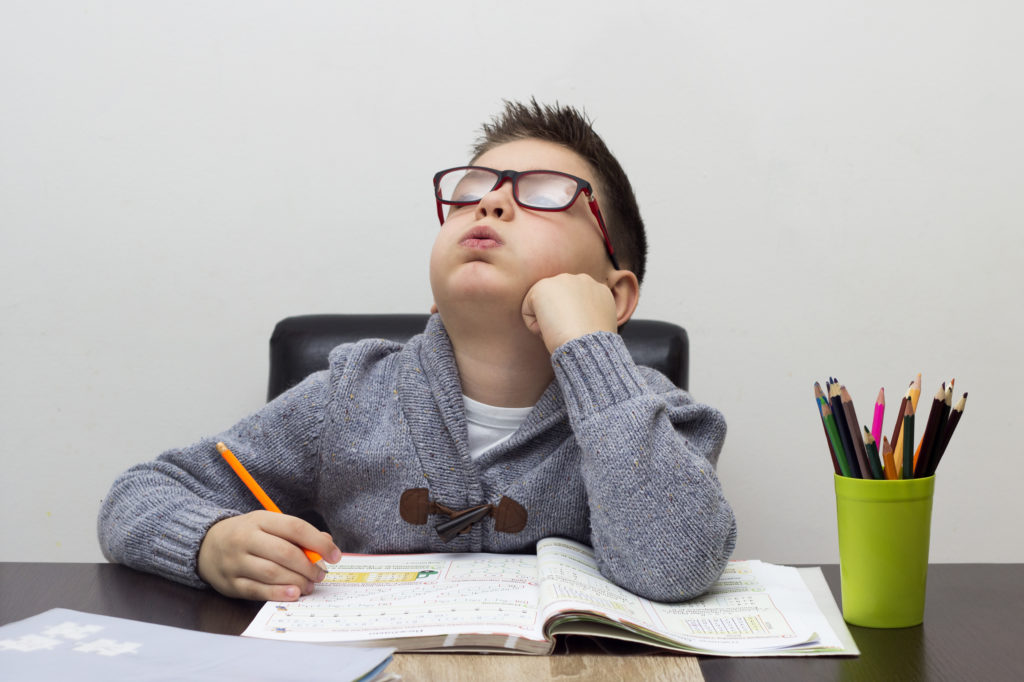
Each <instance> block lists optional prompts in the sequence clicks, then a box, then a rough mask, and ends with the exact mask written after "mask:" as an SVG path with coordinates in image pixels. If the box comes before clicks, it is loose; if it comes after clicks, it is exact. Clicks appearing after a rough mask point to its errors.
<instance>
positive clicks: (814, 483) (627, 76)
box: [0, 0, 1024, 562]
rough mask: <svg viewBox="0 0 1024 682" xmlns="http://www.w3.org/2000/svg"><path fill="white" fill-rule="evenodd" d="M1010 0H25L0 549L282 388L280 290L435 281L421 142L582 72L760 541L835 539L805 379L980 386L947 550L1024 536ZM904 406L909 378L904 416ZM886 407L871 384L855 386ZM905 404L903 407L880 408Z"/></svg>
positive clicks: (10, 83) (430, 156) (354, 289)
mask: <svg viewBox="0 0 1024 682" xmlns="http://www.w3.org/2000/svg"><path fill="white" fill-rule="evenodd" d="M1022 22H1024V10H1022V9H1021V5H1020V4H1019V3H1016V2H1012V1H1009V0H1008V1H1006V2H996V1H989V2H986V1H982V2H972V3H960V2H925V1H919V2H911V1H909V0H908V1H906V2H896V3H892V2H880V1H879V2H864V1H863V0H861V1H857V2H820V1H815V0H807V1H806V2H796V1H782V2H774V3H762V2H753V1H750V2H730V3H722V2H700V3H697V2H690V3H676V2H667V1H666V2H663V3H622V2H595V1H594V0H589V1H588V2H558V3H555V2H518V3H501V4H496V3H495V4H492V3H482V2H473V1H459V2H430V3H425V2H410V1H407V0H404V1H401V2H396V1H395V0H392V1H391V2H388V3H368V2H367V3H354V2H349V3H340V2H304V3H291V2H235V3H225V2H209V1H203V2H176V3H139V2H132V1H114V2H38V1H36V2H17V3H16V2H5V3H3V4H2V5H0V265H2V270H0V311H2V316H0V319H2V322H0V381H2V391H0V400H2V405H0V415H2V416H0V419H2V423H0V458H2V471H3V474H2V476H3V481H4V485H3V489H4V494H3V495H2V496H0V532H2V539H3V542H0V560H7V561H97V560H101V555H100V552H99V549H98V547H97V543H96V540H95V530H94V525H95V516H96V511H97V508H98V505H99V502H100V499H101V498H102V497H103V495H104V494H105V493H106V491H107V488H108V486H109V484H110V483H111V481H112V480H113V479H114V477H115V476H116V475H117V474H118V473H119V472H120V471H121V470H123V469H125V468H126V467H128V466H129V465H131V464H133V463H135V462H137V461H141V460H143V459H149V458H151V457H153V456H155V455H156V454H158V453H159V452H160V451H162V450H163V449H165V448H168V447H172V446H176V445H184V444H187V443H189V442H191V441H193V440H195V439H196V438H198V437H200V436H202V435H204V434H207V433H212V432H214V431H217V430H220V429H221V428H224V427H226V426H228V425H230V424H231V423H233V422H234V421H235V420H236V419H237V418H239V417H240V416H242V415H243V414H245V413H247V412H249V411H251V410H254V409H256V408H258V407H259V406H260V404H261V403H262V399H263V395H264V391H265V380H266V373H267V339H268V337H269V334H270V331H271V329H272V327H273V325H274V323H275V322H276V321H277V320H278V319H280V318H282V317H285V316H287V315H290V314H297V313H310V312H339V311H348V312H373V311H384V312H421V311H426V310H427V308H428V306H429V304H430V302H431V296H430V292H429V289H428V286H427V271H426V263H427V254H428V249H429V247H430V244H431V242H432V239H433V236H434V233H435V231H436V229H437V225H436V219H435V215H434V205H433V202H432V199H431V193H430V186H429V185H430V176H431V174H432V173H433V172H434V171H435V170H436V169H438V168H441V167H443V166H445V165H452V164H457V163H459V162H462V161H464V160H465V159H466V158H467V152H468V149H469V145H470V144H471V142H472V140H473V139H474V137H475V135H476V129H477V127H478V125H479V124H480V122H481V121H483V120H484V119H486V118H487V117H489V116H490V115H492V114H493V113H495V112H496V111H497V110H498V109H499V108H500V101H501V99H502V98H520V99H521V98H528V97H529V96H530V95H536V96H537V97H538V98H539V99H541V100H542V101H553V100H555V99H557V100H559V101H561V102H565V103H571V104H575V105H579V106H583V107H585V108H586V109H587V110H588V112H590V113H591V114H592V115H593V117H594V118H595V120H596V128H597V129H598V131H599V132H600V133H601V134H602V135H603V136H604V138H605V139H606V141H607V142H608V144H609V145H610V146H611V147H612V149H613V151H614V152H616V153H617V155H618V156H619V159H620V161H621V162H622V163H623V165H624V166H625V168H626V169H627V172H629V174H630V176H631V178H632V181H633V183H634V185H635V187H636V189H637V193H638V196H639V200H640V203H641V208H642V210H643V212H644V215H645V218H646V221H647V225H648V226H649V239H650V242H651V257H650V262H649V278H648V281H647V284H646V286H645V290H644V294H643V300H642V303H641V307H640V310H639V312H638V316H640V317H651V318H664V319H669V320H674V321H677V322H679V323H681V324H683V325H684V326H686V328H687V329H688V330H689V332H690V335H691V341H692V375H691V388H692V390H693V392H694V394H695V395H696V396H697V397H698V398H699V399H702V400H705V401H707V402H710V403H712V404H714V405H716V406H718V407H720V408H721V409H722V410H723V411H724V412H725V414H726V416H727V418H728V420H729V423H730V435H729V438H728V441H727V444H726V447H725V451H724V453H723V455H722V459H721V464H720V467H719V473H720V476H721V478H722V480H723V483H724V486H725V489H726V492H727V495H728V497H729V498H730V500H731V501H732V503H733V505H734V507H735V509H736V512H737V515H738V518H739V526H740V536H739V545H738V548H737V551H736V556H738V557H757V558H762V559H766V560H772V561H779V562H834V561H836V560H837V546H836V540H835V530H834V529H835V513H834V497H833V491H832V481H831V466H830V464H829V460H828V454H827V450H826V448H825V443H824V440H823V436H822V433H821V427H820V425H819V423H818V420H817V413H816V410H815V407H814V403H813V400H812V394H811V386H812V384H813V382H814V381H815V380H824V379H825V377H827V376H829V375H837V376H839V377H840V378H841V379H843V380H844V382H845V383H846V384H847V385H848V386H849V387H850V389H851V390H852V391H853V394H854V397H855V398H856V400H857V406H858V408H859V409H860V412H861V415H862V416H863V415H869V414H870V409H871V403H872V402H873V399H874V396H875V393H876V392H877V390H878V388H879V386H885V387H886V389H887V391H888V393H889V396H891V401H893V402H895V400H897V399H898V396H899V395H900V394H901V393H902V390H903V389H904V387H905V385H906V382H908V381H909V380H910V378H911V377H912V376H913V375H914V374H915V373H916V372H918V371H920V372H923V373H924V377H925V394H926V396H927V395H929V394H931V393H932V392H934V390H935V388H936V387H937V386H938V383H939V382H940V381H942V380H943V379H946V378H949V377H951V376H955V377H956V379H957V387H958V390H959V389H960V388H962V389H963V390H967V391H970V394H971V396H970V400H969V403H968V409H967V412H966V414H965V417H964V419H963V421H962V422H961V425H960V429H959V430H958V432H957V434H956V437H955V439H954V441H953V445H952V446H951V448H950V451H949V452H948V453H947V457H946V459H944V460H943V465H942V468H941V469H940V478H939V481H938V484H937V492H936V500H935V512H934V518H933V523H934V530H933V540H932V554H931V556H932V560H933V561H939V562H961V561H989V562H992V561H994V562H1004V561H1017V562H1019V561H1024V548H1022V546H1021V543H1019V542H1014V541H1008V538H1010V537H1019V535H1018V533H1017V531H1014V530H1013V528H1015V526H1016V524H1014V523H1013V521H1012V520H1015V518H1016V517H1017V515H1018V510H1019V509H1020V505H1019V502H1018V501H1017V499H1018V498H1017V494H1016V493H1014V492H1013V491H1014V490H1017V489H1018V487H1019V486H1017V485H1016V479H1017V478H1018V476H1017V471H1018V470H1019V468H1020V463H1021V455H1022V452H1021V447H1020V445H1019V442H1020V438H1019V432H1020V430H1021V426H1022V424H1021V422H1020V417H1019V415H1020V414H1021V412H1022V409H1021V408H1022V407H1024V405H1022V404H1021V398H1020V397H1019V396H1020V386H1021V385H1024V372H1022V370H1021V362H1020V360H1019V357H1018V355H1017V354H1016V352H1015V351H1016V350H1017V348H1018V346H1019V344H1020V337H1021V335H1022V333H1024V325H1022V319H1021V312H1020V304H1019V302H1018V300H1017V299H1019V298H1020V294H1021V292H1022V291H1024V286H1022V285H1024V275H1022V274H1021V268H1020V263H1019V261H1020V259H1021V257H1022V255H1024V249H1022V247H1024V238H1022V227H1024V226H1022V218H1021V217H1022V215H1024V205H1022V203H1024V202H1022V198H1021V197H1022V196H1024V192H1021V189H1022V178H1024V173H1022V159H1024V143H1022V135H1021V132H1020V122H1021V121H1022V120H1024V93H1022V82H1024V79H1022V78H1021V73H1020V67H1021V64H1022V63H1024V47H1022V44H1021V42H1020V41H1019V40H1018V38H1019V27H1020V26H1021V25H1022ZM891 414H892V412H890V415H891ZM862 418H864V419H867V417H862ZM887 428H888V426H887Z"/></svg>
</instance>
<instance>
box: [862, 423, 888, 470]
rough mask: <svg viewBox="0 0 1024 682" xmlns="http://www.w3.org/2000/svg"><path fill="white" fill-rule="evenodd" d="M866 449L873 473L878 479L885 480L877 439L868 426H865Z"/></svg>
mask: <svg viewBox="0 0 1024 682" xmlns="http://www.w3.org/2000/svg"><path fill="white" fill-rule="evenodd" d="M864 450H865V451H866V452H867V455H868V463H869V464H870V466H871V474H872V475H873V476H874V478H875V479H876V480H879V481H881V480H883V479H884V478H885V474H884V473H883V472H882V461H881V460H880V459H878V447H877V446H876V445H875V439H874V437H873V436H872V435H871V432H870V431H868V427H866V426H865V427H864Z"/></svg>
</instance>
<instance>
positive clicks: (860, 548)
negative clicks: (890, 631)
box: [835, 475, 935, 628]
mask: <svg viewBox="0 0 1024 682" xmlns="http://www.w3.org/2000/svg"><path fill="white" fill-rule="evenodd" d="M835 483H836V517H837V518H838V521H839V572H840V575H841V578H842V594H843V618H844V619H845V620H846V622H847V623H850V624H852V625H861V626H864V627H869V628H904V627H910V626H912V625H920V624H921V623H922V622H923V621H924V596H925V583H926V582H927V578H928V541H929V537H930V532H931V518H932V495H933V493H934V491H935V477H934V476H929V477H928V478H912V479H907V480H900V481H878V480H865V479H861V478H850V477H847V476H838V475H837V476H836V477H835Z"/></svg>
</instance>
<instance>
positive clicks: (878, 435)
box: [871, 387, 885, 443]
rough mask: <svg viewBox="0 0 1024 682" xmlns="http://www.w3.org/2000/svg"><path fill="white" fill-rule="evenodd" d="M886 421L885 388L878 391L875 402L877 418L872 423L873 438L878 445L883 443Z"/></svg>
mask: <svg viewBox="0 0 1024 682" xmlns="http://www.w3.org/2000/svg"><path fill="white" fill-rule="evenodd" d="M883 419H885V388H884V387H882V388H880V389H878V398H877V399H876V400H875V418H874V420H873V421H872V422H871V437H872V438H874V439H875V442H876V443H881V442H882V440H881V439H882V420H883Z"/></svg>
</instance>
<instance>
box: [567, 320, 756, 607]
mask: <svg viewBox="0 0 1024 682" xmlns="http://www.w3.org/2000/svg"><path fill="white" fill-rule="evenodd" d="M552 363H553V366H554V368H555V376H556V378H557V381H558V382H559V385H560V386H561V388H562V393H563V395H564V396H565V401H566V406H567V410H568V415H569V422H570V424H571V426H572V429H573V433H574V435H575V437H576V440H577V442H578V443H579V445H580V447H581V449H582V451H583V457H582V475H583V481H584V485H585V487H586V491H587V496H588V501H589V505H590V523H591V541H592V543H593V546H594V551H595V554H596V556H597V561H598V565H599V566H600V568H601V571H602V573H604V574H605V576H606V577H608V578H609V579H610V580H612V581H614V582H615V583H616V584H618V585H620V586H621V587H623V588H625V589H627V590H629V591H631V592H634V593H636V594H639V595H641V596H644V597H647V598H649V599H654V600H656V601H672V602H674V601H682V600H685V599H691V598H693V597H696V596H698V595H700V594H702V593H704V592H705V591H707V589H708V588H709V587H710V586H711V585H712V583H714V581H715V580H716V579H717V578H718V577H719V576H720V575H721V573H722V571H723V570H724V568H725V565H726V562H727V561H728V559H729V557H730V555H731V554H732V551H733V548H734V547H735V544H736V521H735V519H734V517H733V513H732V509H731V508H730V506H729V504H728V502H726V500H725V497H724V495H723V493H722V487H721V484H720V483H719V481H718V477H717V476H716V475H715V465H716V463H717V461H718V455H719V453H720V452H721V448H722V442H723V440H724V439H725V420H724V418H723V417H722V415H721V413H719V412H718V411H717V410H715V409H713V408H711V407H708V406H706V405H701V404H699V403H696V402H694V401H693V399H692V398H691V397H690V395H689V393H687V392H685V391H682V390H680V389H677V388H676V387H675V386H674V385H672V383H671V382H670V381H669V380H668V379H667V378H665V377H664V376H662V375H661V374H659V373H658V372H656V371H654V370H651V369H649V368H642V367H638V366H637V365H635V364H634V363H633V360H632V358H631V357H630V355H629V351H628V350H627V349H626V346H625V344H624V342H623V341H622V338H621V337H620V336H619V335H618V334H610V333H607V332H597V333H594V334H587V335H586V336H583V337H580V338H578V339H574V340H572V341H569V342H568V343H566V344H564V345H563V346H561V347H559V348H557V349H556V350H555V353H554V354H553V355H552Z"/></svg>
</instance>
